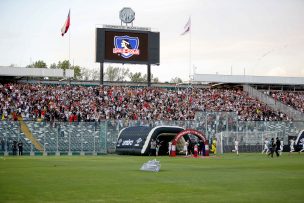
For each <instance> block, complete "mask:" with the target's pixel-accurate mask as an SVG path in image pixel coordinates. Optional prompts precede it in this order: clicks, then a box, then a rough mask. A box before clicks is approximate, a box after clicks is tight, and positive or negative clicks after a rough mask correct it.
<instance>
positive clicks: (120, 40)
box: [113, 35, 139, 59]
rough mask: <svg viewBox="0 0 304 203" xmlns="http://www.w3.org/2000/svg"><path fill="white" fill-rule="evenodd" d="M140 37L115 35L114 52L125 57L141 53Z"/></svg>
mask: <svg viewBox="0 0 304 203" xmlns="http://www.w3.org/2000/svg"><path fill="white" fill-rule="evenodd" d="M138 46H139V39H138V37H129V36H127V35H125V36H115V37H114V47H115V48H113V54H118V55H120V56H122V57H123V58H126V59H127V58H130V57H131V56H133V55H139V49H138Z"/></svg>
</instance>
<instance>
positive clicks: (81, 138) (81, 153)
mask: <svg viewBox="0 0 304 203" xmlns="http://www.w3.org/2000/svg"><path fill="white" fill-rule="evenodd" d="M80 135H81V136H80V141H81V151H80V155H81V156H84V155H85V153H84V151H83V133H82V132H80Z"/></svg>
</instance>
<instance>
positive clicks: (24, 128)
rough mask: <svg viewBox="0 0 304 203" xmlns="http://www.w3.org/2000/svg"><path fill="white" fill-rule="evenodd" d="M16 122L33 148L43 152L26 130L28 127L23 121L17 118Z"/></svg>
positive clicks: (30, 133)
mask: <svg viewBox="0 0 304 203" xmlns="http://www.w3.org/2000/svg"><path fill="white" fill-rule="evenodd" d="M18 121H19V123H20V128H21V131H22V132H23V133H24V136H25V137H27V138H28V139H29V140H30V141H31V142H32V144H33V145H34V147H35V148H36V149H37V150H39V151H41V152H43V147H42V145H41V144H40V143H39V142H38V141H37V140H36V138H35V137H34V136H33V134H32V132H31V131H30V129H29V128H28V126H27V125H26V123H25V122H24V121H23V119H22V117H21V116H19V117H18Z"/></svg>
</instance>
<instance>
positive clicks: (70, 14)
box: [69, 9, 71, 69]
mask: <svg viewBox="0 0 304 203" xmlns="http://www.w3.org/2000/svg"><path fill="white" fill-rule="evenodd" d="M69 15H70V17H71V9H70V10H69ZM70 27H71V26H70ZM70 54H71V28H70V31H69V69H70V56H71V55H70Z"/></svg>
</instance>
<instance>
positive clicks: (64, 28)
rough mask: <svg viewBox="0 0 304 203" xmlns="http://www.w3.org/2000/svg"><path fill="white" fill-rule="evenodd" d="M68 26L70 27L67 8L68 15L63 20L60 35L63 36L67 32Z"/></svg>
mask: <svg viewBox="0 0 304 203" xmlns="http://www.w3.org/2000/svg"><path fill="white" fill-rule="evenodd" d="M69 27H70V10H69V14H68V17H67V19H66V21H65V22H64V25H63V27H62V28H61V36H63V35H64V34H65V33H67V31H68V30H69Z"/></svg>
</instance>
